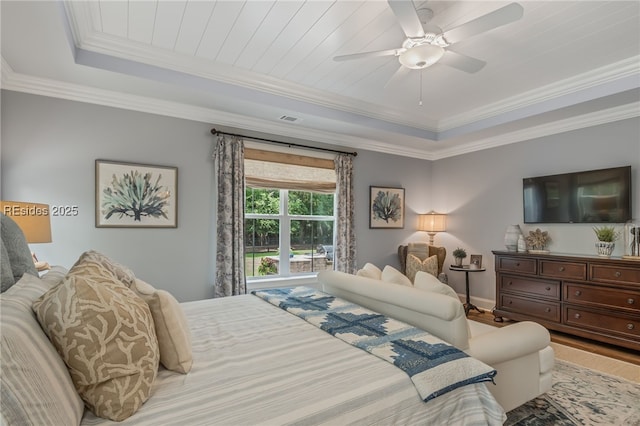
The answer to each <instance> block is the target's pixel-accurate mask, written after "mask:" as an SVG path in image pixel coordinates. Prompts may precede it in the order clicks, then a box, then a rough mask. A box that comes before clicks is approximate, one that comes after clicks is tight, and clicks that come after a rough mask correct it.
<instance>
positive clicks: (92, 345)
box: [33, 261, 160, 421]
mask: <svg viewBox="0 0 640 426" xmlns="http://www.w3.org/2000/svg"><path fill="white" fill-rule="evenodd" d="M88 263H91V264H92V265H91V268H89V270H90V271H92V272H90V273H81V272H82V271H83V270H84V271H85V272H86V270H87V269H86V268H76V267H75V266H74V268H72V270H71V271H70V272H69V274H68V275H67V276H66V277H65V279H64V280H63V281H62V283H60V284H59V285H58V286H57V287H54V288H53V289H51V290H49V291H48V292H47V293H45V294H44V295H42V296H41V297H40V298H39V299H38V300H36V301H35V302H34V304H33V309H34V311H35V312H36V315H37V317H38V321H39V322H40V325H41V327H42V328H43V330H44V331H45V333H46V334H47V336H48V337H49V339H50V340H51V342H52V343H53V345H54V347H55V348H56V350H57V351H58V353H59V354H60V356H61V357H62V359H63V361H64V362H65V364H66V365H67V368H68V369H69V373H70V374H71V380H72V381H73V384H74V386H75V388H76V390H77V391H78V393H79V394H80V397H81V398H82V399H83V401H84V402H85V405H86V406H87V407H88V408H89V409H90V410H91V411H92V412H93V413H94V414H95V415H96V416H99V417H103V418H107V419H110V420H115V421H121V420H124V419H126V418H128V417H129V416H131V415H132V414H133V413H135V412H136V411H137V410H138V409H139V408H140V407H141V406H142V404H143V403H144V402H145V401H146V400H147V399H148V398H149V395H150V393H151V385H152V384H153V381H154V380H155V378H156V374H157V371H158V363H159V359H160V352H159V349H158V341H157V338H156V333H155V329H154V323H153V319H152V316H151V312H150V311H149V307H148V306H147V304H146V303H145V301H144V300H142V299H141V298H140V297H139V296H138V295H137V294H136V293H135V292H134V291H133V290H130V289H129V288H127V287H126V286H124V285H123V284H122V283H120V282H119V281H117V280H113V279H112V280H109V279H108V278H107V277H105V275H99V274H98V271H99V268H98V267H97V266H96V264H95V263H93V262H91V261H89V262H88ZM107 275H108V274H107Z"/></svg>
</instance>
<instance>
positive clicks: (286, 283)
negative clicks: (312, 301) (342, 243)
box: [247, 275, 319, 293]
mask: <svg viewBox="0 0 640 426" xmlns="http://www.w3.org/2000/svg"><path fill="white" fill-rule="evenodd" d="M295 286H307V287H316V288H317V287H318V286H319V285H318V277H317V276H316V275H305V276H302V277H278V278H261V279H257V280H251V281H247V292H248V293H250V292H252V291H253V290H263V289H265V288H279V287H295Z"/></svg>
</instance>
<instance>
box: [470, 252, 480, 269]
mask: <svg viewBox="0 0 640 426" xmlns="http://www.w3.org/2000/svg"><path fill="white" fill-rule="evenodd" d="M469 266H470V267H471V268H477V269H481V268H482V255H481V254H472V255H471V257H470V259H469Z"/></svg>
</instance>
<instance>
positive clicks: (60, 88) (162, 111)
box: [1, 57, 640, 161]
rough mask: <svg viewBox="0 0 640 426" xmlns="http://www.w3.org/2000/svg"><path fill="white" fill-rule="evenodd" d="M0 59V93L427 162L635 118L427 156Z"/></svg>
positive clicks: (620, 111)
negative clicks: (60, 76) (65, 78)
mask: <svg viewBox="0 0 640 426" xmlns="http://www.w3.org/2000/svg"><path fill="white" fill-rule="evenodd" d="M1 59H2V60H1V64H2V70H1V76H2V79H1V88H2V89H4V90H11V91H16V92H23V93H30V94H34V95H40V96H48V97H53V98H59V99H66V100H71V101H76V102H85V103H91V104H96V105H102V106H108V107H113V108H120V109H126V110H132V111H139V112H145V113H150V114H157V115H162V116H167V117H174V118H181V119H185V120H192V121H198V122H203V123H211V124H212V125H215V126H228V127H232V128H237V129H243V130H247V131H255V132H261V133H266V134H272V135H280V136H284V137H291V138H296V139H303V140H309V141H315V142H320V143H326V144H329V145H334V146H337V147H340V148H353V149H363V150H367V151H373V152H380V153H385V154H391V155H399V156H404V157H411V158H418V159H423V160H432V161H433V160H439V159H443V158H447V157H453V156H456V155H461V154H468V153H471V152H475V151H480V150H484V149H489V148H494V147H499V146H502V145H508V144H512V143H518V142H523V141H527V140H531V139H536V138H540V137H544V136H549V135H552V134H557V133H562V132H567V131H571V130H577V129H581V128H587V127H591V126H596V125H599V124H606V123H610V122H614V121H619V120H624V119H628V118H635V117H640V102H634V103H630V104H627V105H622V106H619V107H615V108H609V109H605V110H602V111H596V112H592V113H588V114H583V115H581V116H577V117H572V118H568V119H564V120H558V121H555V122H551V123H547V124H543V125H538V126H533V127H530V128H527V129H523V130H518V131H514V132H509V133H504V134H501V135H495V136H492V137H490V138H485V139H478V140H474V141H471V142H469V143H465V144H463V145H459V146H457V147H452V148H450V149H446V148H445V149H436V150H433V151H426V150H421V149H414V148H408V147H403V146H398V145H393V144H390V143H387V142H385V141H381V140H373V139H368V138H362V137H356V136H350V135H342V134H337V133H332V132H327V131H325V130H319V129H312V128H305V127H301V126H292V125H290V124H285V123H274V122H271V121H267V120H263V119H257V118H252V117H248V116H244V115H240V114H234V113H229V112H224V111H220V110H215V109H212V108H202V107H196V106H192V105H187V104H183V103H178V102H172V101H166V100H162V99H156V98H149V97H145V96H138V95H131V94H128V93H122V92H115V91H111V90H104V89H97V88H94V87H88V86H82V85H77V84H71V83H66V82H62V81H57V80H52V79H46V78H41V77H34V76H29V75H25V74H19V73H16V72H15V71H13V69H12V68H11V66H10V65H9V64H8V63H7V61H6V60H5V58H4V57H2V58H1ZM444 143H446V142H443V144H444Z"/></svg>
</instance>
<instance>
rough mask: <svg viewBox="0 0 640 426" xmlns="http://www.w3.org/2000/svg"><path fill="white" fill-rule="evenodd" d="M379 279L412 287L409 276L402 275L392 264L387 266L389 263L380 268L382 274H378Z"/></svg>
mask: <svg viewBox="0 0 640 426" xmlns="http://www.w3.org/2000/svg"><path fill="white" fill-rule="evenodd" d="M380 279H381V280H382V281H386V282H389V283H394V284H400V285H406V286H408V287H413V284H411V280H410V279H409V278H407V276H406V275H404V274H403V273H402V272H400V271H398V270H397V269H396V268H394V267H393V266H389V265H387V266H385V267H384V269H383V270H382V274H381V275H380Z"/></svg>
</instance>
